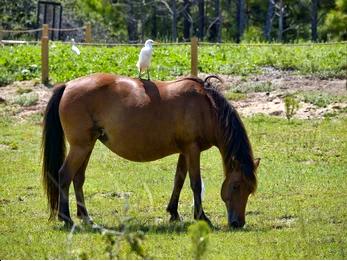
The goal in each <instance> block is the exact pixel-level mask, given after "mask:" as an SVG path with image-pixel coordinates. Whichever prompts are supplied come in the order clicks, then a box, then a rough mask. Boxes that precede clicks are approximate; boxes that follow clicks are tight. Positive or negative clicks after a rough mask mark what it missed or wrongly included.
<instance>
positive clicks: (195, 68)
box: [190, 36, 198, 76]
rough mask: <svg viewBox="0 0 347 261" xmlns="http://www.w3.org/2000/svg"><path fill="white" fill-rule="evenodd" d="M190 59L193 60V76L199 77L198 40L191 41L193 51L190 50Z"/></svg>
mask: <svg viewBox="0 0 347 261" xmlns="http://www.w3.org/2000/svg"><path fill="white" fill-rule="evenodd" d="M190 58H191V72H190V74H191V75H192V76H198V38H197V37H195V36H194V37H192V39H191V50H190Z"/></svg>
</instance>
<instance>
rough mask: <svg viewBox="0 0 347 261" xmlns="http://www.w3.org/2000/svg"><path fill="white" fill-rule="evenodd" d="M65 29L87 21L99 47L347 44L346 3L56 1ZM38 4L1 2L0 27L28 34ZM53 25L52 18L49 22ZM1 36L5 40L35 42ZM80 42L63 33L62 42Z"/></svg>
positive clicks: (317, 0) (296, 0)
mask: <svg viewBox="0 0 347 261" xmlns="http://www.w3.org/2000/svg"><path fill="white" fill-rule="evenodd" d="M57 2H60V3H62V6H63V21H62V27H63V28H71V27H79V26H83V25H84V24H85V23H86V22H91V23H92V26H93V38H94V41H97V42H139V41H142V42H143V40H144V39H146V38H153V39H156V40H161V41H176V40H178V41H186V40H189V39H190V37H191V36H192V35H197V36H199V38H200V40H207V41H212V42H220V41H223V42H230V41H236V42H240V41H244V42H254V41H265V40H266V41H280V42H282V41H283V42H300V41H307V40H313V41H329V40H334V41H336V40H346V39H347V29H346V24H347V0H132V1H129V0H102V1H101V0H60V1H57ZM37 3H38V0H22V1H12V0H3V1H2V4H1V6H0V17H1V18H2V19H1V21H0V27H3V28H4V29H24V28H27V29H32V28H37V27H39V26H41V25H40V24H37ZM47 19H48V20H47V22H48V23H52V15H51V16H48V18H47ZM34 36H35V35H34V34H29V35H28V34H22V35H20V34H15V35H14V34H5V35H4V36H3V37H4V39H19V38H22V39H33V37H34ZM72 37H74V38H75V39H77V41H82V40H83V33H82V32H77V33H63V34H62V36H61V39H62V40H68V39H71V38H72Z"/></svg>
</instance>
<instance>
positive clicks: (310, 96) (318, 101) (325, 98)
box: [298, 91, 347, 108]
mask: <svg viewBox="0 0 347 261" xmlns="http://www.w3.org/2000/svg"><path fill="white" fill-rule="evenodd" d="M298 96H299V97H300V98H301V100H303V101H304V102H306V103H311V104H313V105H316V106H318V107H321V108H325V107H327V106H328V105H330V104H332V103H336V102H343V101H347V96H346V95H333V94H329V93H325V92H319V91H311V92H302V93H300V94H298Z"/></svg>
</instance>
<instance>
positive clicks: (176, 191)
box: [166, 154, 187, 221]
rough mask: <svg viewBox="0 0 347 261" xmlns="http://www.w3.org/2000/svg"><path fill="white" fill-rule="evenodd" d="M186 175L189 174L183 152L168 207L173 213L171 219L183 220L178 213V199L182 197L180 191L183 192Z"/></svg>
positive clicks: (178, 163)
mask: <svg viewBox="0 0 347 261" xmlns="http://www.w3.org/2000/svg"><path fill="white" fill-rule="evenodd" d="M186 176H187V162H186V158H185V156H184V155H183V154H180V155H179V157H178V162H177V168H176V175H175V183H174V188H173V190H172V195H171V198H170V202H169V204H168V206H167V209H166V210H167V211H168V212H169V213H170V214H171V218H170V221H177V220H181V218H180V215H179V214H178V211H177V208H178V200H179V198H180V193H181V190H182V187H183V184H184V180H185V178H186Z"/></svg>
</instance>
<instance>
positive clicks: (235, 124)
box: [185, 75, 257, 192]
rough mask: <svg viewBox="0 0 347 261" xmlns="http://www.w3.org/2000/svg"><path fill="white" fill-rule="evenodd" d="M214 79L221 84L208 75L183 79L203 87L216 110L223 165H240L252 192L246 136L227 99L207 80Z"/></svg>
mask: <svg viewBox="0 0 347 261" xmlns="http://www.w3.org/2000/svg"><path fill="white" fill-rule="evenodd" d="M212 78H215V79H217V80H219V81H220V82H223V81H222V80H221V79H220V78H219V77H218V76H216V75H210V76H207V77H206V78H205V80H202V79H200V78H194V77H187V78H185V79H188V80H192V81H195V82H197V83H200V84H202V85H203V87H204V89H205V91H206V95H207V96H208V98H209V99H210V101H211V102H212V104H213V107H214V108H215V110H216V115H217V119H218V125H219V129H220V131H221V135H222V140H223V141H224V142H222V146H223V147H222V148H221V150H222V151H223V160H224V164H225V165H226V166H227V167H228V168H229V169H231V168H232V166H233V165H232V163H233V161H234V160H237V161H238V162H239V163H240V166H241V170H242V172H243V173H244V176H245V178H246V182H247V184H248V185H249V187H250V190H251V191H252V192H254V191H255V190H256V186H257V178H256V175H255V170H256V167H255V164H254V158H253V151H252V147H251V143H250V141H249V139H248V135H247V132H246V129H245V126H244V125H243V123H242V121H241V119H240V116H239V114H238V113H237V111H236V110H235V108H234V107H233V106H232V105H231V104H230V103H229V102H228V101H227V99H226V98H225V97H224V96H223V95H222V94H221V93H220V92H219V91H218V89H217V88H216V87H215V86H214V85H213V83H211V82H210V81H209V80H210V79H212Z"/></svg>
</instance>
